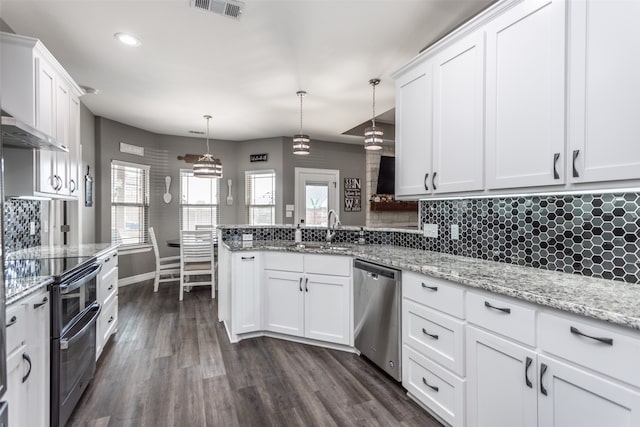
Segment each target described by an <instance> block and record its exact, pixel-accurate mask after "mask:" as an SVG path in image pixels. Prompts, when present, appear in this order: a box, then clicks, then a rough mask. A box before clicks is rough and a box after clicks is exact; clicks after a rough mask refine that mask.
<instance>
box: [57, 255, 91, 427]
mask: <svg viewBox="0 0 640 427" xmlns="http://www.w3.org/2000/svg"><path fill="white" fill-rule="evenodd" d="M99 272H100V265H99V264H97V263H95V262H91V263H88V264H87V263H85V264H83V265H82V266H79V267H77V268H75V269H74V270H73V271H71V272H69V273H66V274H65V275H63V276H62V277H60V278H59V279H57V280H56V282H55V283H54V284H52V285H51V287H50V293H51V425H52V426H54V427H57V426H64V425H65V424H66V423H67V420H68V419H69V417H70V416H71V413H72V412H73V409H74V408H75V406H76V404H77V403H78V401H79V400H80V397H81V396H82V393H83V392H84V390H85V389H86V387H87V385H88V383H89V381H90V380H91V379H92V378H93V374H94V372H95V368H96V323H97V319H98V316H99V314H100V310H101V307H100V305H99V304H98V302H97V298H96V297H97V295H96V291H97V276H98V273H99Z"/></svg>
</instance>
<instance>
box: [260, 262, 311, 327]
mask: <svg viewBox="0 0 640 427" xmlns="http://www.w3.org/2000/svg"><path fill="white" fill-rule="evenodd" d="M263 277H264V282H263V283H264V285H263V292H264V294H263V307H264V308H263V310H264V319H263V321H264V329H266V330H267V331H271V332H279V333H282V334H287V335H293V336H297V337H302V336H304V289H303V275H302V273H295V272H287V271H274V270H265V273H264V276H263Z"/></svg>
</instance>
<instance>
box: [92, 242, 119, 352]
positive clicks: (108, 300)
mask: <svg viewBox="0 0 640 427" xmlns="http://www.w3.org/2000/svg"><path fill="white" fill-rule="evenodd" d="M98 263H99V264H100V265H101V266H102V269H101V270H100V273H99V274H98V278H97V283H96V290H97V294H98V295H97V296H98V298H97V300H98V303H99V304H100V306H101V307H102V311H101V313H100V316H99V317H98V321H97V323H96V360H97V359H98V358H99V357H100V355H101V354H102V351H103V350H104V346H105V345H106V344H107V341H109V338H111V335H113V334H114V333H115V332H116V331H117V328H118V250H117V249H112V250H110V251H107V252H106V253H104V254H102V255H100V256H99V257H98Z"/></svg>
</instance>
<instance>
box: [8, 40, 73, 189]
mask: <svg viewBox="0 0 640 427" xmlns="http://www.w3.org/2000/svg"><path fill="white" fill-rule="evenodd" d="M0 47H1V49H0V56H1V61H0V74H2V81H1V82H0V95H1V97H2V109H3V111H5V112H7V113H8V114H10V115H11V116H13V117H15V118H16V119H19V120H20V121H22V122H24V123H27V124H29V125H31V126H33V127H35V128H36V129H38V130H40V131H42V132H44V133H46V134H47V135H49V136H51V137H53V138H54V139H56V140H57V141H58V142H60V143H61V144H63V145H64V146H65V147H66V148H67V150H68V151H67V152H63V151H47V150H44V149H40V150H34V153H35V157H34V159H33V162H34V164H33V167H34V177H33V182H29V183H28V185H29V186H30V187H31V188H28V189H25V188H20V190H19V191H17V192H16V193H21V194H11V193H12V192H13V191H12V189H11V188H9V189H8V192H5V193H6V194H7V195H25V194H32V193H35V195H39V196H45V197H54V198H63V199H73V200H75V199H77V198H78V197H79V193H80V182H79V181H78V176H79V171H78V168H79V165H80V160H81V159H80V100H79V97H80V96H81V95H83V93H84V92H83V91H82V89H80V87H79V86H78V85H77V84H76V83H75V81H74V80H73V79H72V78H71V76H69V74H68V73H67V72H66V71H65V70H64V68H63V67H62V66H61V65H60V64H59V63H58V62H57V61H56V59H55V58H54V57H53V55H51V53H50V52H49V51H48V50H47V49H46V47H45V46H44V45H43V44H42V43H41V42H40V41H39V40H37V39H33V38H30V37H23V36H19V35H15V34H6V33H1V34H0ZM8 160H9V161H8V162H5V163H7V165H8V167H9V168H11V167H12V165H11V163H12V162H11V160H12V159H11V158H10V157H9V156H8ZM23 176H24V175H23ZM21 185H27V184H26V183H23V184H21Z"/></svg>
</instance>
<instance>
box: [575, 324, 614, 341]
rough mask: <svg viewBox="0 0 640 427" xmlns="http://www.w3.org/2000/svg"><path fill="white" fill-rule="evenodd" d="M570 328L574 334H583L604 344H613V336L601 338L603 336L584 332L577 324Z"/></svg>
mask: <svg viewBox="0 0 640 427" xmlns="http://www.w3.org/2000/svg"><path fill="white" fill-rule="evenodd" d="M569 330H570V331H571V333H572V334H576V335H581V336H583V337H586V338H591V339H592V340H596V341H600V342H601V343H603V344H607V345H613V338H601V337H594V336H591V335H587V334H583V333H582V332H580V331H579V330H578V328H576V327H575V326H572V327H571V328H570V329H569Z"/></svg>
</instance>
